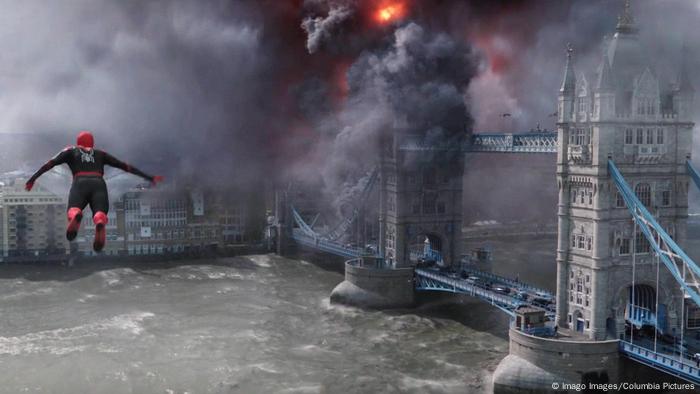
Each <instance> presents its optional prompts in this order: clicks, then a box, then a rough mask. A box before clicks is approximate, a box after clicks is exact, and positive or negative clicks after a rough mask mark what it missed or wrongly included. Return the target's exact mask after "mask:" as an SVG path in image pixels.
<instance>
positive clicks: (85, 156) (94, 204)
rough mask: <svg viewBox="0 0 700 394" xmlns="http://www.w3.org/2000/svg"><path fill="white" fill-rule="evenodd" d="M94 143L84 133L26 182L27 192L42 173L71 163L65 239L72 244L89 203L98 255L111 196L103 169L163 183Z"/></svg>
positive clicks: (158, 177) (91, 138)
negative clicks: (106, 167) (114, 168)
mask: <svg viewBox="0 0 700 394" xmlns="http://www.w3.org/2000/svg"><path fill="white" fill-rule="evenodd" d="M94 146H95V140H94V138H93V136H92V134H91V133H90V132H87V131H81V132H80V133H79V134H78V143H77V146H69V147H67V148H66V149H64V150H62V151H61V152H60V153H59V154H57V155H56V156H55V157H54V158H53V159H51V160H49V161H47V162H46V164H44V165H43V166H41V168H40V169H39V171H37V172H36V173H35V174H34V175H32V177H31V178H29V180H28V181H27V183H26V185H25V187H24V188H25V189H26V190H27V191H29V190H32V187H34V182H36V180H37V178H39V177H40V176H41V175H42V174H43V173H45V172H46V171H48V170H50V169H51V168H53V167H54V166H57V165H59V164H64V163H65V164H68V167H70V170H71V172H72V173H73V184H72V185H71V188H70V194H69V196H68V227H67V228H66V238H68V240H69V241H72V240H73V239H75V237H76V236H77V235H78V229H79V228H80V220H82V218H83V209H85V206H86V205H87V204H90V209H91V210H92V212H93V214H94V215H93V217H92V220H93V222H94V223H95V241H94V242H93V244H92V247H93V249H95V251H97V252H99V251H101V250H102V248H104V246H105V238H106V237H105V236H106V234H105V233H106V231H105V225H106V224H107V212H108V211H109V196H108V194H107V184H106V183H105V181H104V179H102V175H103V174H104V166H105V165H108V166H112V167H116V168H120V169H122V170H124V171H126V172H130V173H132V174H136V175H138V176H140V177H142V178H145V179H147V180H149V181H150V182H151V183H152V184H154V185H155V184H156V183H158V182H160V181H162V180H163V177H162V176H151V175H148V174H146V173H144V172H143V171H141V170H139V169H137V168H135V167H132V166H130V165H129V164H126V163H124V162H122V161H120V160H118V159H116V158H115V157H114V156H112V155H110V154H109V153H107V152H105V151H102V150H99V149H94Z"/></svg>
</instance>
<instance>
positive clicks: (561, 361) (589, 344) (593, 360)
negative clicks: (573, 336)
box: [493, 328, 620, 394]
mask: <svg viewBox="0 0 700 394" xmlns="http://www.w3.org/2000/svg"><path fill="white" fill-rule="evenodd" d="M509 337H510V354H509V355H508V356H506V358H504V359H503V360H502V361H501V363H500V364H499V365H498V367H497V368H496V371H495V372H494V375H493V389H494V393H497V394H505V393H508V394H510V393H550V392H551V393H553V392H558V393H561V392H566V391H567V390H563V387H562V384H564V383H566V384H581V383H588V382H595V383H615V382H618V381H619V380H620V356H619V350H618V349H619V342H618V341H617V340H608V341H587V340H566V339H551V338H542V337H536V336H533V335H528V334H526V333H523V332H521V331H519V330H516V329H513V328H511V329H510V331H509ZM555 383H556V384H559V386H558V387H553V384H555ZM568 391H569V392H575V390H568Z"/></svg>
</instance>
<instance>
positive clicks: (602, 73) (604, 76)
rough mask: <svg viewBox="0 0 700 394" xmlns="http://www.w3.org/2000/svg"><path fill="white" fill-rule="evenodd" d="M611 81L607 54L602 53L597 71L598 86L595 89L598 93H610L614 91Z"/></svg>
mask: <svg viewBox="0 0 700 394" xmlns="http://www.w3.org/2000/svg"><path fill="white" fill-rule="evenodd" d="M614 87H615V86H614V85H613V80H612V70H611V69H610V61H609V60H608V53H607V51H606V52H603V62H602V63H601V65H600V69H599V70H598V85H597V86H596V88H597V89H598V91H611V90H613V89H614Z"/></svg>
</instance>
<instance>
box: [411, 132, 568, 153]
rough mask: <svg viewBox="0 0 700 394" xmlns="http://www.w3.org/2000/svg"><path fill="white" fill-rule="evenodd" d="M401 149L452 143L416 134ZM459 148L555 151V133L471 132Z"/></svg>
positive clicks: (435, 148) (445, 147)
mask: <svg viewBox="0 0 700 394" xmlns="http://www.w3.org/2000/svg"><path fill="white" fill-rule="evenodd" d="M399 149H400V150H402V151H417V152H421V151H426V152H427V151H449V150H454V149H455V146H454V144H452V143H447V144H434V143H432V142H429V141H426V140H425V139H423V138H421V137H418V136H411V137H408V138H406V139H405V140H404V141H403V142H402V143H401V145H400V147H399ZM460 149H461V150H462V151H463V152H485V153H557V133H555V132H528V133H475V134H471V135H470V136H469V137H468V138H467V139H466V140H465V141H464V142H463V143H462V146H461V147H460Z"/></svg>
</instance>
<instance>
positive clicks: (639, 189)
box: [634, 183, 651, 208]
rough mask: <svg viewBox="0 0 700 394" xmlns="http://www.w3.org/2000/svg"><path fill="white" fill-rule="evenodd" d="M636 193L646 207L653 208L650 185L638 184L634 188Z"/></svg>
mask: <svg viewBox="0 0 700 394" xmlns="http://www.w3.org/2000/svg"><path fill="white" fill-rule="evenodd" d="M634 193H635V194H636V195H637V198H639V201H640V202H641V203H642V204H644V206H645V207H647V208H651V186H649V184H648V183H638V184H637V186H635V187H634Z"/></svg>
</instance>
